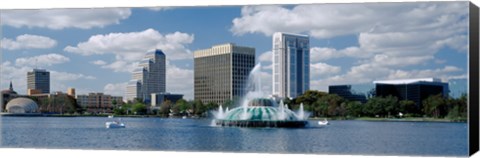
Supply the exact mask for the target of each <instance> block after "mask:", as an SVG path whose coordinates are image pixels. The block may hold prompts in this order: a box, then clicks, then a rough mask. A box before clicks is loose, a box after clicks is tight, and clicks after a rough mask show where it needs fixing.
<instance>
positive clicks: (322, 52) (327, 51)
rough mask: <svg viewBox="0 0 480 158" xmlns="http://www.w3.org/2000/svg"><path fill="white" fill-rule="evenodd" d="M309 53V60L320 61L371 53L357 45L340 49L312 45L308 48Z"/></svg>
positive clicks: (359, 56) (364, 55)
mask: <svg viewBox="0 0 480 158" xmlns="http://www.w3.org/2000/svg"><path fill="white" fill-rule="evenodd" d="M310 54H311V55H310V56H311V58H310V61H311V62H320V61H326V60H329V59H334V58H341V57H354V58H367V57H370V56H371V53H368V52H365V51H363V50H362V49H361V48H359V47H347V48H345V49H341V50H337V49H335V48H327V47H312V48H310Z"/></svg>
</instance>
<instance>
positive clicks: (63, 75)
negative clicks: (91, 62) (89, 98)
mask: <svg viewBox="0 0 480 158" xmlns="http://www.w3.org/2000/svg"><path fill="white" fill-rule="evenodd" d="M50 78H51V79H52V80H53V81H55V80H56V81H74V80H80V79H87V80H94V79H96V77H93V76H88V75H84V74H75V73H68V72H59V71H50Z"/></svg>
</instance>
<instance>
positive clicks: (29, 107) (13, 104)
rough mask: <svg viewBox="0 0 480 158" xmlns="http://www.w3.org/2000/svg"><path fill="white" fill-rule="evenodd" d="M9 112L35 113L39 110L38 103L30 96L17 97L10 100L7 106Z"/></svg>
mask: <svg viewBox="0 0 480 158" xmlns="http://www.w3.org/2000/svg"><path fill="white" fill-rule="evenodd" d="M6 109H7V112H9V113H15V114H19V113H35V112H37V110H38V105H37V103H35V102H34V101H33V100H32V99H29V98H15V99H12V100H10V101H9V102H8V103H7V106H6Z"/></svg>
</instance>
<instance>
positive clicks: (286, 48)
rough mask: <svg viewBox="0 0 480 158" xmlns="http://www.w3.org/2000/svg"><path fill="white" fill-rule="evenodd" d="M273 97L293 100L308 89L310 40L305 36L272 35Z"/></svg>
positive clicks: (281, 33) (278, 33) (277, 33)
mask: <svg viewBox="0 0 480 158" xmlns="http://www.w3.org/2000/svg"><path fill="white" fill-rule="evenodd" d="M272 58H273V77H272V79H273V85H272V87H273V88H272V90H273V95H274V96H277V97H280V98H286V97H288V98H295V97H297V96H298V95H301V94H303V93H304V92H305V91H307V90H309V89H310V40H309V37H308V36H307V35H299V34H291V33H283V32H276V33H274V34H273V55H272Z"/></svg>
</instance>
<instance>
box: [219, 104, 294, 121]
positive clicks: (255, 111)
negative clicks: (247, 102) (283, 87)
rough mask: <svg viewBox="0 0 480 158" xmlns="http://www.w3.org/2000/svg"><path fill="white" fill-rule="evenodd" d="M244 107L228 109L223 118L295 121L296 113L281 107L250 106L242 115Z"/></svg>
mask: <svg viewBox="0 0 480 158" xmlns="http://www.w3.org/2000/svg"><path fill="white" fill-rule="evenodd" d="M244 110H245V109H244V108H242V107H238V108H234V109H232V110H230V111H228V112H227V113H226V115H225V117H224V118H223V120H251V121H279V120H280V121H296V120H298V119H297V116H296V114H295V113H294V112H293V111H291V110H288V109H284V112H282V111H281V109H279V108H276V107H273V106H251V107H248V108H247V115H246V116H244V115H245V114H244V113H245V112H244Z"/></svg>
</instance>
